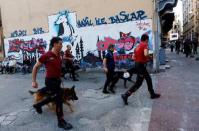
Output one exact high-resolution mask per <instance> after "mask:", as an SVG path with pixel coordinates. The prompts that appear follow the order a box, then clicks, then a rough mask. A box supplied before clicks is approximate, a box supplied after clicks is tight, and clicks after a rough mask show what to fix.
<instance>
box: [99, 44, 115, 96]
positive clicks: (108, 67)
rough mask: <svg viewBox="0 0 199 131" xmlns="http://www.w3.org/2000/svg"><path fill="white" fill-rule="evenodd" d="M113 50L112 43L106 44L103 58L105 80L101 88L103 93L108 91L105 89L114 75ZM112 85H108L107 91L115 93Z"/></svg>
mask: <svg viewBox="0 0 199 131" xmlns="http://www.w3.org/2000/svg"><path fill="white" fill-rule="evenodd" d="M113 51H114V45H112V44H110V45H109V46H108V50H107V52H106V55H105V58H104V60H103V65H104V71H105V73H106V81H105V84H104V88H103V91H102V92H103V93H105V94H107V93H109V92H108V90H107V87H108V86H109V84H110V83H111V81H112V79H113V76H114V72H115V61H114V57H113ZM113 87H114V84H113V83H112V84H111V85H110V88H109V91H111V92H112V93H115V91H114V90H113Z"/></svg>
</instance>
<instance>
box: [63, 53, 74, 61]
mask: <svg viewBox="0 0 199 131" xmlns="http://www.w3.org/2000/svg"><path fill="white" fill-rule="evenodd" d="M64 55H65V57H69V58H73V55H72V53H71V51H69V50H66V51H65V52H64ZM66 63H68V64H72V63H73V61H72V60H69V59H66Z"/></svg>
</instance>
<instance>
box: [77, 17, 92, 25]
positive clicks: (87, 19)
mask: <svg viewBox="0 0 199 131" xmlns="http://www.w3.org/2000/svg"><path fill="white" fill-rule="evenodd" d="M77 25H78V27H86V26H93V23H92V20H91V19H89V18H88V17H85V18H84V19H83V20H78V21H77Z"/></svg>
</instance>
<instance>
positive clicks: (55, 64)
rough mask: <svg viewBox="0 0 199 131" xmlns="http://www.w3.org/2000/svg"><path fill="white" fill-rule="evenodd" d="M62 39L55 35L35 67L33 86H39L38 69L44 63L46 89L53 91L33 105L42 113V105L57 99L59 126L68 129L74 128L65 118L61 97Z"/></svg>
mask: <svg viewBox="0 0 199 131" xmlns="http://www.w3.org/2000/svg"><path fill="white" fill-rule="evenodd" d="M61 49H62V39H61V38H59V37H53V38H52V39H51V41H50V48H49V51H48V52H46V53H45V54H43V55H42V56H41V57H40V58H39V60H38V62H37V63H36V64H35V65H34V67H33V72H32V87H34V88H38V83H37V81H36V76H37V71H38V69H39V67H40V66H41V65H42V64H44V65H45V68H46V77H45V85H46V87H45V88H44V89H45V90H48V91H50V92H51V93H52V95H51V96H49V97H47V98H46V99H44V100H42V101H40V102H39V103H36V104H34V105H33V107H34V108H35V110H36V111H37V113H39V114H41V113H42V106H43V105H45V104H48V103H49V102H52V101H55V103H56V114H57V119H58V127H59V128H64V129H66V130H69V129H72V128H73V127H72V125H71V124H70V123H68V122H66V121H65V120H64V114H63V100H62V97H61V79H60V78H61V57H60V52H61ZM41 90H42V89H41Z"/></svg>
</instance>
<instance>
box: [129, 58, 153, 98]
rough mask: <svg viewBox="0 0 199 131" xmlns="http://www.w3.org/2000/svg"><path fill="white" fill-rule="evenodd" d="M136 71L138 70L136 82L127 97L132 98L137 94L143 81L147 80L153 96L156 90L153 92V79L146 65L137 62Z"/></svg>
mask: <svg viewBox="0 0 199 131" xmlns="http://www.w3.org/2000/svg"><path fill="white" fill-rule="evenodd" d="M135 70H136V74H137V78H136V82H135V84H134V85H133V86H132V87H131V88H130V89H129V90H128V91H127V92H126V93H125V94H126V95H127V96H130V95H131V94H132V93H133V92H135V91H136V90H138V89H139V88H140V87H141V85H142V83H143V80H144V79H145V80H146V82H147V86H148V91H149V93H150V95H153V94H154V90H153V85H152V79H151V77H150V75H149V73H148V71H147V69H146V64H142V63H137V62H136V63H135Z"/></svg>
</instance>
